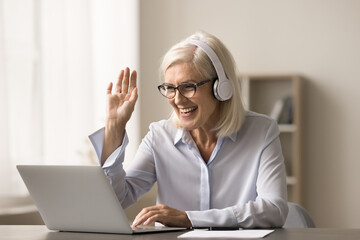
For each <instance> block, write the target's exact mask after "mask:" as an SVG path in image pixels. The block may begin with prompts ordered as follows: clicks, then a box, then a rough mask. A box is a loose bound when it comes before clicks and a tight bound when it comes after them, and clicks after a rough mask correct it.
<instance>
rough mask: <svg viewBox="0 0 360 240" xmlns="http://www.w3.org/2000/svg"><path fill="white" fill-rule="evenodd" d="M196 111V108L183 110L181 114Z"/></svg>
mask: <svg viewBox="0 0 360 240" xmlns="http://www.w3.org/2000/svg"><path fill="white" fill-rule="evenodd" d="M194 110H195V107H193V108H183V109H180V112H181V113H188V112H191V111H194Z"/></svg>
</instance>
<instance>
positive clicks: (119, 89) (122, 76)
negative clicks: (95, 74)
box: [115, 70, 124, 93]
mask: <svg viewBox="0 0 360 240" xmlns="http://www.w3.org/2000/svg"><path fill="white" fill-rule="evenodd" d="M123 78H124V70H121V71H120V73H119V77H118V81H117V83H116V86H115V93H121V87H122V81H123Z"/></svg>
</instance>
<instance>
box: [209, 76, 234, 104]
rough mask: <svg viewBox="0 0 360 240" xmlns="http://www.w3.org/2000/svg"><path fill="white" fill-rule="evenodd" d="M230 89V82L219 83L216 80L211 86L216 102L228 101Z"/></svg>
mask: <svg viewBox="0 0 360 240" xmlns="http://www.w3.org/2000/svg"><path fill="white" fill-rule="evenodd" d="M232 92H233V91H232V87H231V84H230V81H229V80H228V79H226V81H223V82H220V81H219V79H216V80H215V81H214V84H213V93H214V96H215V98H216V99H217V100H219V101H226V100H229V99H230V98H231V96H232Z"/></svg>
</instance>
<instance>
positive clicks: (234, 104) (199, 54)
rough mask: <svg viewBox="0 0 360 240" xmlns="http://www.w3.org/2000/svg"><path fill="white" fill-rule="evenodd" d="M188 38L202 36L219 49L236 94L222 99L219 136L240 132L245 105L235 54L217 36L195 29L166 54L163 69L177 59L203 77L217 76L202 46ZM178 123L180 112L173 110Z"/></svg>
mask: <svg viewBox="0 0 360 240" xmlns="http://www.w3.org/2000/svg"><path fill="white" fill-rule="evenodd" d="M189 40H199V41H202V42H204V43H206V44H207V45H208V46H209V47H211V48H212V50H213V51H214V52H215V53H216V55H217V56H218V58H219V59H220V62H221V64H222V66H223V68H224V71H225V74H226V76H227V78H228V79H229V80H230V83H231V86H232V88H233V95H232V97H231V98H230V99H229V100H227V101H220V118H219V121H218V123H217V124H216V126H215V128H214V130H215V131H216V134H217V136H218V137H225V136H230V135H231V134H232V133H234V132H237V131H238V130H239V129H240V127H241V125H242V123H243V121H244V115H245V111H244V106H243V103H242V100H241V89H240V80H239V79H238V76H239V74H238V70H237V67H236V64H235V61H234V58H233V56H232V55H231V53H230V52H229V50H228V49H227V48H226V47H225V45H224V44H223V43H222V42H221V41H220V40H219V39H218V38H216V37H215V36H213V35H211V34H209V33H206V32H204V31H200V32H196V33H195V34H193V35H191V36H190V37H188V38H187V39H185V40H183V41H181V42H179V43H178V44H176V45H174V46H173V47H172V48H171V49H170V50H169V51H168V52H167V53H166V54H165V56H164V58H163V61H162V64H161V73H162V74H163V75H164V73H165V71H166V70H167V69H168V68H169V67H171V66H173V65H175V64H178V63H187V64H190V66H192V67H193V68H194V69H195V70H196V71H198V72H199V73H200V75H201V76H202V77H204V79H214V78H216V77H217V74H216V71H215V68H214V66H213V64H212V62H211V60H210V58H209V57H208V55H207V54H206V53H205V52H204V51H203V50H202V49H201V48H198V47H196V46H195V45H193V44H192V43H189V42H188V41H189ZM172 118H173V119H174V121H175V124H176V125H177V126H178V121H179V120H178V118H177V115H176V114H174V112H173V114H172Z"/></svg>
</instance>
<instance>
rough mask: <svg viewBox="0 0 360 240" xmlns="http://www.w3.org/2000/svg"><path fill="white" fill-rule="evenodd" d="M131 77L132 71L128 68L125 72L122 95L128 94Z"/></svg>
mask: <svg viewBox="0 0 360 240" xmlns="http://www.w3.org/2000/svg"><path fill="white" fill-rule="evenodd" d="M129 77H130V69H129V68H128V67H127V68H125V71H124V78H123V79H122V87H121V93H127V92H128V90H129V89H128V88H129Z"/></svg>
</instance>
